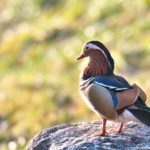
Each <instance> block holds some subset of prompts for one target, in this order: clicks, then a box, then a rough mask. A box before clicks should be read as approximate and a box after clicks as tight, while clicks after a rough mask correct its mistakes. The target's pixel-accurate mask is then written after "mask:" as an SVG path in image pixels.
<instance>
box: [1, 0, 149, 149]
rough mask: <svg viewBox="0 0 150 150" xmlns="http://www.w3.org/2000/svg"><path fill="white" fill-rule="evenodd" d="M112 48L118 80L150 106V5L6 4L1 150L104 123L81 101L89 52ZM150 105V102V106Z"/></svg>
mask: <svg viewBox="0 0 150 150" xmlns="http://www.w3.org/2000/svg"><path fill="white" fill-rule="evenodd" d="M89 40H99V41H101V42H103V43H104V44H105V45H106V46H107V47H108V49H110V51H111V54H112V56H113V58H114V59H115V62H116V63H115V67H116V73H118V74H121V75H124V76H125V77H126V78H127V79H128V81H130V82H131V83H134V82H136V83H138V84H139V85H140V86H142V87H143V89H144V90H145V91H146V93H147V95H148V98H149V99H150V78H149V77H150V0H139V1H138V0H132V1H131V0H111V1H110V0H101V1H100V0H91V1H90V0H82V1H79V0H64V1H63V0H0V149H1V150H8V149H10V150H15V149H17V150H22V149H23V148H24V146H25V145H26V143H27V142H28V141H29V139H30V138H32V137H33V136H34V135H35V134H36V133H38V132H39V131H41V130H42V129H44V128H47V127H51V126H54V125H58V124H62V123H77V122H81V121H89V120H94V119H99V118H98V116H96V114H95V113H93V112H92V111H91V110H90V109H89V108H88V107H87V106H86V104H84V102H83V100H82V98H81V97H80V93H79V88H78V80H79V74H80V71H81V69H82V66H83V65H84V64H85V63H86V61H87V60H84V61H80V62H75V61H74V59H75V57H76V56H78V55H79V53H80V51H81V48H82V45H83V44H84V43H85V42H87V41H89ZM147 103H149V104H150V101H147Z"/></svg>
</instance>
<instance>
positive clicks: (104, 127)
mask: <svg viewBox="0 0 150 150" xmlns="http://www.w3.org/2000/svg"><path fill="white" fill-rule="evenodd" d="M105 133H106V119H103V127H102V133H99V134H95V135H94V136H105Z"/></svg>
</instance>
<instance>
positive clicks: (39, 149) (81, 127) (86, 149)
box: [25, 121, 150, 150]
mask: <svg viewBox="0 0 150 150" xmlns="http://www.w3.org/2000/svg"><path fill="white" fill-rule="evenodd" d="M101 126H102V123H101V121H91V122H82V123H78V124H75V125H70V124H65V125H59V126H55V127H52V128H47V129H45V130H43V131H41V132H40V133H38V134H37V135H35V136H34V137H33V138H32V139H31V140H30V141H29V143H28V144H27V146H26V147H25V150H103V149H106V150H112V149H118V150H137V149H138V150H141V149H142V150H150V128H149V127H147V126H145V125H143V124H137V123H134V122H129V123H127V124H125V125H124V128H123V133H121V134H119V133H117V134H111V135H107V136H104V137H95V136H94V134H96V133H99V132H101V131H100V130H101ZM118 127H119V126H118V124H117V123H112V122H108V123H107V131H108V132H110V131H112V129H113V130H117V128H118Z"/></svg>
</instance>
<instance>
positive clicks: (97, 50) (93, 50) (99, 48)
mask: <svg viewBox="0 0 150 150" xmlns="http://www.w3.org/2000/svg"><path fill="white" fill-rule="evenodd" d="M85 57H89V62H90V63H89V65H90V64H91V68H93V67H94V65H93V64H95V66H98V65H99V66H101V68H103V70H104V68H106V66H107V71H109V72H113V70H114V60H113V58H112V57H111V55H110V53H109V51H108V49H107V48H106V47H105V46H104V45H103V44H102V43H101V42H99V41H89V42H87V43H86V44H85V45H84V46H83V48H82V52H81V54H80V56H78V57H77V58H76V61H78V60H80V59H83V58H85ZM97 69H98V68H97ZM99 69H100V68H99ZM93 70H94V69H93ZM105 70H106V69H105ZM105 72H106V71H105Z"/></svg>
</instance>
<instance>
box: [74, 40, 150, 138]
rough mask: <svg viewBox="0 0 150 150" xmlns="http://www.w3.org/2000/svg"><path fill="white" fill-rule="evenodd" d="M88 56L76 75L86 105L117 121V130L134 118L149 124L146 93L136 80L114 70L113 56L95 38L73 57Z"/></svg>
mask: <svg viewBox="0 0 150 150" xmlns="http://www.w3.org/2000/svg"><path fill="white" fill-rule="evenodd" d="M85 57H89V61H88V64H87V66H86V67H85V68H84V69H83V71H82V72H81V75H80V92H81V95H82V97H83V99H84V101H85V102H86V103H87V104H88V106H89V107H90V108H91V109H92V110H93V111H94V112H96V113H97V114H98V115H99V116H100V117H101V118H102V119H103V126H102V132H101V133H99V134H96V136H105V135H106V134H110V133H108V132H106V121H107V120H112V121H117V122H120V127H119V130H117V131H114V132H111V133H120V132H121V131H122V128H123V123H124V122H125V121H135V122H140V123H144V124H146V125H147V126H150V108H149V107H148V106H147V105H146V104H145V101H146V94H145V93H144V91H143V90H142V89H141V88H140V87H139V86H138V85H137V84H133V85H131V84H129V83H128V81H126V80H125V79H124V78H123V77H121V76H118V75H116V74H114V60H113V58H112V56H111V54H110V52H109V51H108V49H107V48H106V47H105V46H104V45H103V44H102V43H101V42H99V41H89V42H87V43H86V44H85V45H84V46H83V49H82V53H81V54H80V56H79V57H77V58H76V60H80V59H83V58H85Z"/></svg>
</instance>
